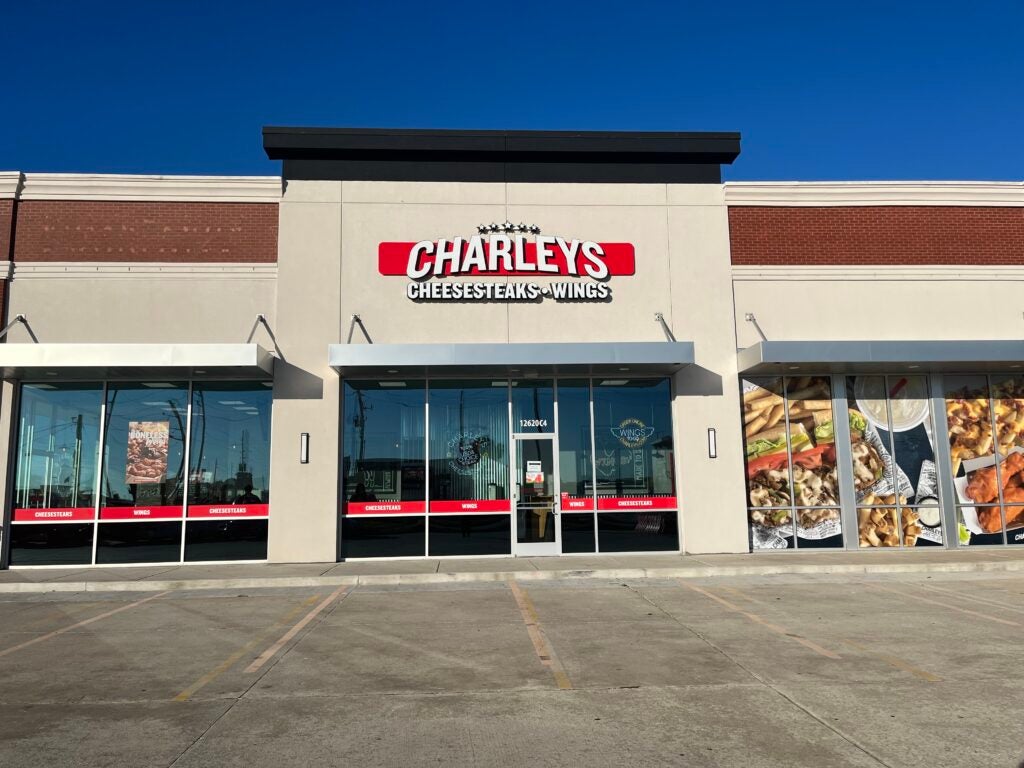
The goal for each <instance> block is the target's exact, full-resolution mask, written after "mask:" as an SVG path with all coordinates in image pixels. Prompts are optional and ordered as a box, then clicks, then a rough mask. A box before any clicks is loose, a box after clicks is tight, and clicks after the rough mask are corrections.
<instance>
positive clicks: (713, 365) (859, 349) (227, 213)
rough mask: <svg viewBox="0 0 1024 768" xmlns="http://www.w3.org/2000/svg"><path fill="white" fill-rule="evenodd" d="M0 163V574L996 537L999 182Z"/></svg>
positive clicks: (628, 139) (622, 143) (1012, 500)
mask: <svg viewBox="0 0 1024 768" xmlns="http://www.w3.org/2000/svg"><path fill="white" fill-rule="evenodd" d="M264 146H265V148H266V151H267V154H268V156H269V157H270V158H271V159H274V160H281V161H283V162H282V177H281V178H277V177H265V178H225V177H140V176H84V175H61V174H31V173H29V174H21V173H9V174H0V253H3V254H5V255H6V256H7V261H8V266H7V269H6V271H5V274H4V275H3V277H4V278H5V279H4V281H3V282H4V286H3V287H4V292H3V296H4V306H3V313H4V318H5V320H4V326H5V328H4V332H3V343H0V368H2V369H3V386H2V391H0V466H2V467H4V468H6V471H5V472H3V473H2V476H0V483H2V498H3V499H4V500H5V513H4V525H3V534H2V557H3V561H2V562H3V565H4V566H10V567H27V566H54V565H71V564H74V565H93V564H95V565H104V566H106V565H115V564H128V563H143V562H144V563H155V562H158V563H176V562H220V561H228V560H230V561H264V560H269V561H272V562H299V561H333V560H336V559H355V558H408V557H427V556H429V557H465V556H510V555H516V556H527V555H529V556H534V555H557V554H591V555H599V554H601V553H610V552H614V553H633V552H636V553H640V552H693V553H708V552H749V551H753V552H763V551H776V550H783V549H793V548H795V549H818V548H822V547H826V548H833V549H843V548H846V549H852V550H869V549H870V550H875V549H882V550H884V549H902V548H921V547H947V548H952V547H961V546H1010V545H1014V544H1017V543H1020V542H1022V541H1024V514H1022V513H1024V474H1022V472H1024V369H1022V366H1024V343H1022V342H1020V341H1019V340H1017V338H1015V337H1019V328H1020V327H1021V322H1022V321H1021V319H1020V318H1021V315H1020V312H1021V311H1022V310H1021V307H1019V306H1018V305H1016V304H1015V303H1014V301H1013V299H1012V295H1011V294H1012V291H1013V290H1014V288H1015V287H1016V285H1017V284H1018V283H1019V281H1020V280H1021V278H1022V276H1024V187H1022V186H1021V185H1020V184H1010V183H959V184H956V183H928V182H917V183H910V182H906V183H903V182H901V183H725V184H723V183H722V182H721V171H720V167H721V165H722V164H728V163H731V162H732V161H733V160H734V159H735V158H736V157H737V155H738V153H739V136H738V135H737V134H707V133H689V134H649V133H648V134H643V133H629V134H601V133H559V132H487V131H483V132H461V131H448V132H446V131H382V130H330V129H296V128H267V129H265V130H264Z"/></svg>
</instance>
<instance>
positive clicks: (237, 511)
mask: <svg viewBox="0 0 1024 768" xmlns="http://www.w3.org/2000/svg"><path fill="white" fill-rule="evenodd" d="M269 515H270V505H269V504H189V505H188V516H189V517H190V518H192V517H201V518H214V517H268V516H269Z"/></svg>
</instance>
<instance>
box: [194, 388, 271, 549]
mask: <svg viewBox="0 0 1024 768" xmlns="http://www.w3.org/2000/svg"><path fill="white" fill-rule="evenodd" d="M272 401H273V396H272V393H271V390H270V387H268V386H264V384H263V382H247V381H228V382H206V381H204V382H196V383H195V384H194V385H193V387H192V431H191V437H190V440H191V445H190V446H189V473H188V478H189V485H188V511H187V517H188V522H187V524H186V528H185V560H186V561H196V560H263V559H266V556H267V554H266V553H267V523H266V521H265V520H260V519H259V518H266V516H267V515H268V514H269V510H270V507H269V501H270V497H269V493H270V488H269V484H270V413H271V406H272ZM238 518H253V519H251V520H249V519H246V520H241V519H238Z"/></svg>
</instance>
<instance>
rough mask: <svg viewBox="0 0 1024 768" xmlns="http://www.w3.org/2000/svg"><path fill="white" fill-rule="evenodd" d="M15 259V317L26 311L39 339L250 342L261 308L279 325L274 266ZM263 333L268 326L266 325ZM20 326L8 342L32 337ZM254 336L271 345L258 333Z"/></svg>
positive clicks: (12, 297)
mask: <svg viewBox="0 0 1024 768" xmlns="http://www.w3.org/2000/svg"><path fill="white" fill-rule="evenodd" d="M135 269H138V270H140V271H137V272H136V271H132V267H131V266H127V265H123V264H120V265H85V266H82V265H77V266H70V265H69V266H68V267H67V268H66V270H67V271H64V272H62V271H61V268H60V267H59V266H56V265H53V264H41V265H28V264H26V265H24V267H23V266H22V265H19V264H16V265H15V268H14V278H13V279H12V280H11V282H10V292H9V299H8V302H9V303H8V317H11V318H13V317H14V316H15V315H17V314H19V313H24V314H25V315H26V317H27V319H28V322H29V325H30V326H31V329H32V331H33V332H34V333H35V335H36V337H37V338H38V339H39V341H40V342H42V343H46V342H79V343H89V342H125V343H130V342H136V343H159V342H178V343H215V342H220V343H243V342H245V340H246V339H247V338H248V336H249V332H250V331H251V330H252V326H253V322H254V320H255V318H256V315H257V314H258V313H261V312H262V313H263V314H265V315H266V316H267V319H268V321H269V322H270V323H271V325H273V321H274V311H275V296H274V293H275V291H274V276H275V273H276V270H275V269H274V268H273V267H268V266H267V265H259V266H256V265H253V266H251V267H244V266H235V265H231V266H227V267H222V268H219V269H218V268H211V267H210V266H208V265H201V266H188V265H174V266H168V267H166V268H165V271H161V270H160V269H159V268H157V267H154V266H153V265H145V266H142V265H137V266H136V267H135ZM261 333H262V330H261ZM30 341H31V339H30V338H29V336H28V334H27V333H26V331H25V329H24V328H20V327H15V328H14V329H13V330H12V331H11V334H10V336H9V337H8V339H7V342H8V343H22V342H30ZM254 341H256V342H258V343H260V344H263V345H264V346H270V345H269V343H268V342H269V340H268V339H266V337H264V336H260V335H258V336H257V337H256V338H255V339H254Z"/></svg>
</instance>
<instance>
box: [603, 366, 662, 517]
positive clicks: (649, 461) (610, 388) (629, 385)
mask: <svg viewBox="0 0 1024 768" xmlns="http://www.w3.org/2000/svg"><path fill="white" fill-rule="evenodd" d="M594 438H595V455H596V464H597V495H598V497H599V498H600V497H614V498H628V497H662V498H665V497H674V496H675V477H674V475H673V466H672V461H673V459H672V456H673V453H672V409H671V401H670V394H669V382H668V379H618V380H616V379H603V380H595V381H594ZM672 506H675V504H674V500H673V502H672Z"/></svg>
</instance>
